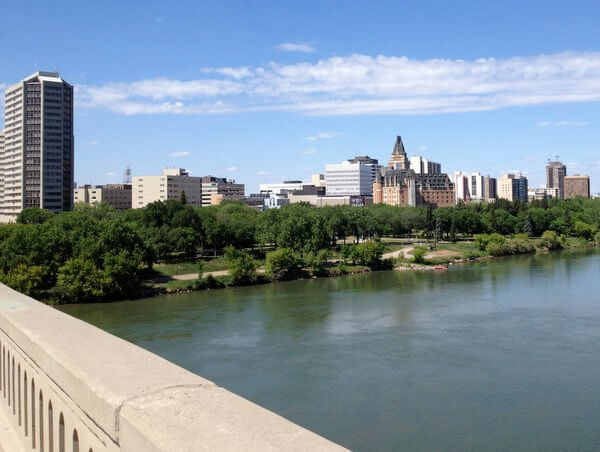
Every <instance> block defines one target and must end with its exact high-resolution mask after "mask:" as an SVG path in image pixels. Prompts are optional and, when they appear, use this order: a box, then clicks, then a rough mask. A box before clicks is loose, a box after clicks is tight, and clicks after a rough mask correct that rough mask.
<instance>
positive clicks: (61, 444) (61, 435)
mask: <svg viewBox="0 0 600 452" xmlns="http://www.w3.org/2000/svg"><path fill="white" fill-rule="evenodd" d="M58 452H65V418H64V416H63V414H62V413H60V416H58Z"/></svg>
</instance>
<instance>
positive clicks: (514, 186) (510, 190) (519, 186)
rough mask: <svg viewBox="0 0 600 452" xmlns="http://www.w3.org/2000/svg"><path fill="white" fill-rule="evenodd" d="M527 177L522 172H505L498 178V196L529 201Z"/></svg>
mask: <svg viewBox="0 0 600 452" xmlns="http://www.w3.org/2000/svg"><path fill="white" fill-rule="evenodd" d="M527 191H528V187H527V178H526V177H525V176H523V175H522V174H520V173H505V174H503V175H502V176H501V177H500V179H499V180H498V198H502V199H508V200H509V201H516V200H519V201H527V194H528V193H527Z"/></svg>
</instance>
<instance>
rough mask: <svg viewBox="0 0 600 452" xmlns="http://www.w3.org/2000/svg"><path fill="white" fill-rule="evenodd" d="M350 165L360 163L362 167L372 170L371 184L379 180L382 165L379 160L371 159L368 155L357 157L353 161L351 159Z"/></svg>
mask: <svg viewBox="0 0 600 452" xmlns="http://www.w3.org/2000/svg"><path fill="white" fill-rule="evenodd" d="M348 162H350V163H360V164H361V165H366V166H368V167H369V168H370V169H371V184H373V182H374V181H375V179H376V178H377V173H378V172H379V168H381V165H380V164H379V161H378V160H377V159H374V158H371V157H369V156H368V155H357V156H356V157H354V158H353V159H349V160H348Z"/></svg>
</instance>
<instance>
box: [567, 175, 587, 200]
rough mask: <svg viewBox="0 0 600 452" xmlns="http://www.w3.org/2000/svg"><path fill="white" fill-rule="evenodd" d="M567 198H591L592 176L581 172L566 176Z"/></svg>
mask: <svg viewBox="0 0 600 452" xmlns="http://www.w3.org/2000/svg"><path fill="white" fill-rule="evenodd" d="M564 184H565V191H564V193H565V199H572V198H577V197H581V198H589V197H590V177H589V176H584V175H580V174H574V175H573V176H565V177H564Z"/></svg>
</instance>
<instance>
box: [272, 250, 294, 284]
mask: <svg viewBox="0 0 600 452" xmlns="http://www.w3.org/2000/svg"><path fill="white" fill-rule="evenodd" d="M265 270H266V272H267V275H269V276H270V277H271V278H272V279H274V280H283V279H290V278H294V277H297V276H298V275H300V274H301V273H302V259H301V258H300V256H299V255H298V254H297V253H296V252H295V251H294V250H292V249H291V248H280V249H278V250H276V251H271V252H270V253H267V257H266V261H265Z"/></svg>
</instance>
